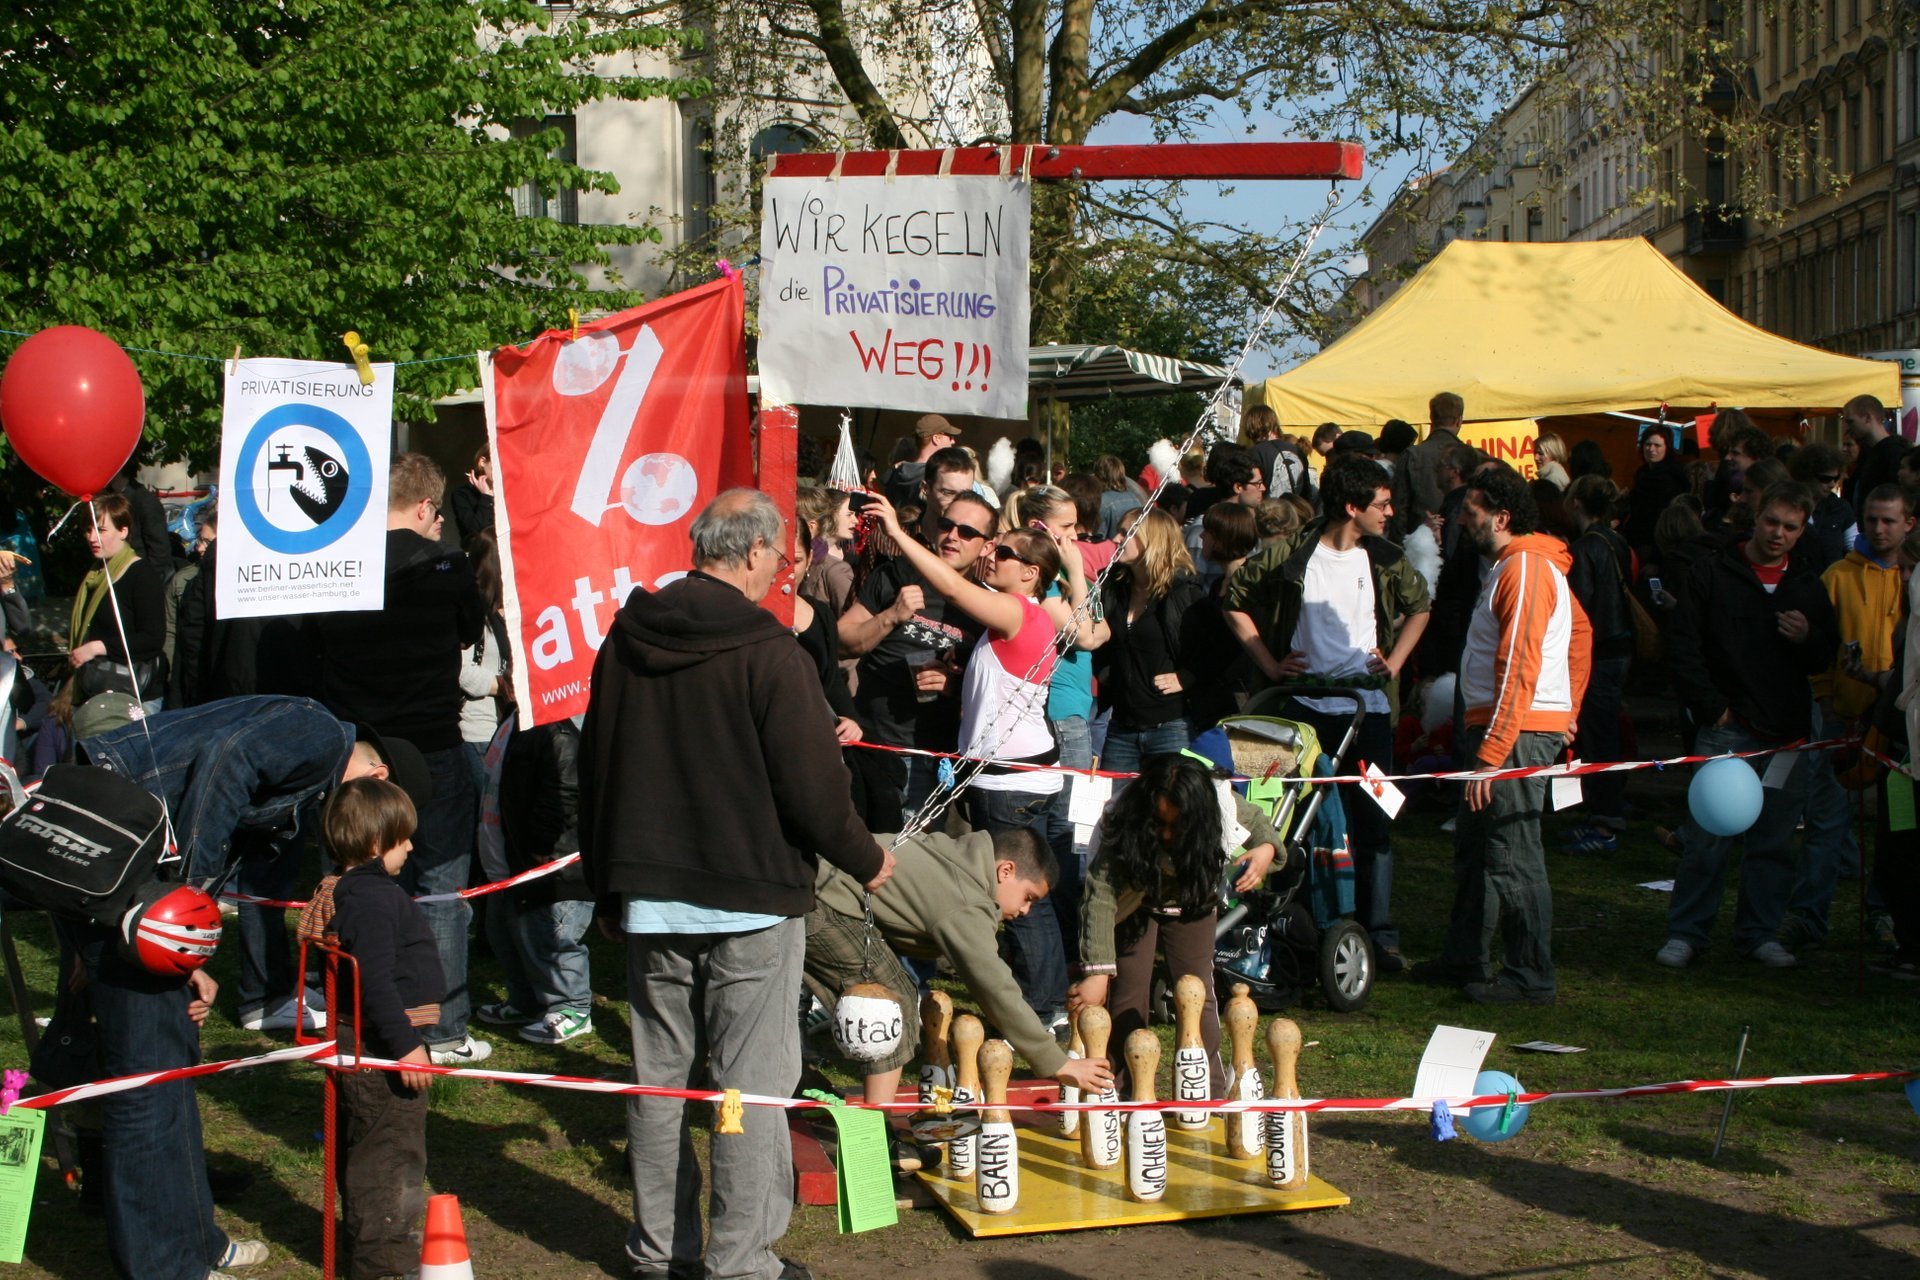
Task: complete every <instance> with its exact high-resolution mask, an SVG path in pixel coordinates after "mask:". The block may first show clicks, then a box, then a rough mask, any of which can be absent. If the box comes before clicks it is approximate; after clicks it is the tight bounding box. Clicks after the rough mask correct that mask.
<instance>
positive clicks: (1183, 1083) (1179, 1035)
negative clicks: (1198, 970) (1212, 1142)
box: [1173, 973, 1213, 1129]
mask: <svg viewBox="0 0 1920 1280" xmlns="http://www.w3.org/2000/svg"><path fill="white" fill-rule="evenodd" d="M1206 1011H1207V983H1206V980H1205V979H1204V978H1202V977H1200V976H1199V975H1198V974H1192V973H1189V974H1187V975H1185V976H1184V977H1182V978H1181V979H1180V981H1178V982H1176V983H1174V984H1173V1017H1174V1027H1175V1031H1174V1037H1175V1038H1174V1050H1173V1101H1175V1102H1205V1101H1206V1100H1207V1097H1208V1093H1209V1091H1210V1090H1211V1088H1212V1086H1213V1064H1212V1063H1211V1062H1209V1061H1208V1060H1207V1046H1206V1042H1205V1041H1204V1040H1203V1039H1202V1038H1201V1035H1200V1019H1201V1017H1202V1016H1203V1015H1204V1014H1205V1013H1206ZM1211 1118H1212V1117H1211V1115H1210V1113H1208V1112H1205V1111H1176V1112H1174V1113H1173V1122H1174V1124H1175V1125H1177V1126H1179V1127H1180V1128H1182V1129H1204V1128H1206V1127H1207V1121H1208V1120H1209V1119H1211Z"/></svg>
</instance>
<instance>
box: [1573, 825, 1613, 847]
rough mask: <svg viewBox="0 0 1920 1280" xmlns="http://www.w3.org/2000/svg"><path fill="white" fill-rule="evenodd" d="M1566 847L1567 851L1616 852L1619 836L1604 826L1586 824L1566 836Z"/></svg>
mask: <svg viewBox="0 0 1920 1280" xmlns="http://www.w3.org/2000/svg"><path fill="white" fill-rule="evenodd" d="M1566 848H1567V852H1568V853H1618V852H1619V851H1620V837H1619V836H1616V835H1614V834H1613V833H1612V832H1611V831H1607V830H1605V829H1604V828H1601V827H1596V826H1592V825H1588V826H1584V827H1581V828H1579V829H1578V830H1577V831H1575V832H1574V833H1573V834H1572V835H1571V836H1570V837H1568V839H1567V845H1566Z"/></svg>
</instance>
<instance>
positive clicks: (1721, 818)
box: [1687, 759, 1766, 836]
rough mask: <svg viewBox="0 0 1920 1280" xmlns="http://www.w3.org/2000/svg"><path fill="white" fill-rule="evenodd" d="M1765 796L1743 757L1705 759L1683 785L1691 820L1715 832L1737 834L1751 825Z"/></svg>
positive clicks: (1758, 777) (1751, 767)
mask: <svg viewBox="0 0 1920 1280" xmlns="http://www.w3.org/2000/svg"><path fill="white" fill-rule="evenodd" d="M1765 798H1766V796H1765V793H1764V792H1763V791H1762V790H1761V788H1760V775H1759V774H1757V773H1755V772H1754V771H1753V766H1752V765H1750V764H1748V763H1747V762H1746V761H1745V760H1733V759H1727V760H1712V761H1709V762H1708V763H1706V764H1704V765H1702V766H1700V771H1699V772H1698V773H1696V774H1694V775H1693V781H1692V782H1691V783H1689V784H1688V786H1687V808H1688V810H1690V811H1691V812H1692V814H1693V820H1694V821H1695V822H1697V823H1699V824H1700V826H1701V828H1702V829H1703V830H1706V831H1710V832H1712V833H1713V834H1714V835H1716V836H1737V835H1739V834H1740V833H1741V832H1743V831H1745V830H1746V829H1747V828H1748V827H1751V826H1752V825H1753V824H1754V823H1755V822H1757V821H1758V820H1759V818H1760V805H1761V802H1762V801H1763V800H1764V799H1765Z"/></svg>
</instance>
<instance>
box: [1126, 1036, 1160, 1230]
mask: <svg viewBox="0 0 1920 1280" xmlns="http://www.w3.org/2000/svg"><path fill="white" fill-rule="evenodd" d="M1127 1073H1128V1074H1129V1075H1131V1076H1132V1077H1133V1101H1135V1102H1152V1101H1154V1100H1155V1099H1154V1093H1153V1091H1154V1083H1155V1079H1156V1077H1157V1076H1158V1075H1159V1074H1160V1037H1159V1036H1156V1035H1154V1034H1153V1032H1151V1031H1149V1030H1147V1029H1146V1028H1145V1027H1142V1028H1140V1029H1139V1030H1138V1031H1136V1032H1134V1033H1133V1034H1132V1035H1130V1036H1128V1037H1127ZM1127 1194H1128V1195H1130V1196H1132V1197H1133V1198H1134V1199H1135V1200H1141V1201H1145V1202H1147V1203H1149V1204H1151V1203H1152V1202H1153V1201H1155V1200H1158V1199H1159V1198H1160V1197H1161V1196H1164V1195H1165V1194H1167V1121H1166V1116H1165V1115H1164V1114H1163V1113H1161V1112H1159V1111H1129V1112H1127Z"/></svg>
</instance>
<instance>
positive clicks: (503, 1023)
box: [473, 1000, 540, 1027]
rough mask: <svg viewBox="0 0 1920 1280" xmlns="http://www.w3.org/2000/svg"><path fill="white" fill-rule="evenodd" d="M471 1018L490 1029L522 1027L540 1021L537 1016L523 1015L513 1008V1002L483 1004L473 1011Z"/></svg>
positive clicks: (503, 1001) (501, 1001)
mask: <svg viewBox="0 0 1920 1280" xmlns="http://www.w3.org/2000/svg"><path fill="white" fill-rule="evenodd" d="M473 1016H474V1017H476V1018H478V1019H479V1020H480V1021H482V1022H484V1023H486V1024H487V1025H488V1026H490V1027H524V1026H526V1025H527V1024H528V1023H529V1022H538V1021H539V1020H540V1018H539V1016H538V1015H537V1014H532V1013H523V1012H521V1011H520V1010H519V1009H516V1008H514V1007H513V1002H512V1001H509V1000H500V1001H497V1002H495V1003H493V1004H483V1005H481V1006H480V1007H479V1008H478V1009H475V1010H474V1011H473Z"/></svg>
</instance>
